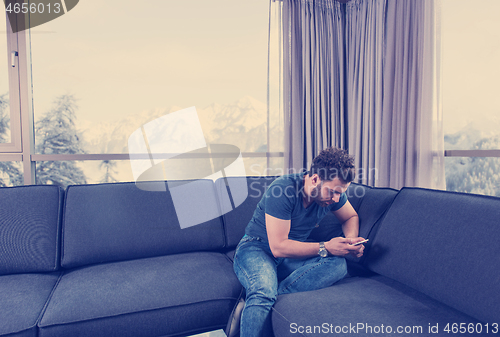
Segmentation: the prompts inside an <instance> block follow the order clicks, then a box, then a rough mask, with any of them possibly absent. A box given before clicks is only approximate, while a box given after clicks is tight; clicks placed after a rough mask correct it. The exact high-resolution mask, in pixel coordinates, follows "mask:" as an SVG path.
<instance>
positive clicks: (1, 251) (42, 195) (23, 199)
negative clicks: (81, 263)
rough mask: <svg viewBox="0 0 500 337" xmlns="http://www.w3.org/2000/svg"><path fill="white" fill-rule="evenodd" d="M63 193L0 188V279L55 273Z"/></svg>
mask: <svg viewBox="0 0 500 337" xmlns="http://www.w3.org/2000/svg"><path fill="white" fill-rule="evenodd" d="M63 193H64V192H63V190H62V189H61V188H59V187H57V186H20V187H5V188H0V247H1V248H0V275H6V274H14V273H31V272H51V271H55V270H57V269H58V267H59V265H58V259H59V246H58V240H59V238H58V236H59V232H60V226H59V222H60V214H61V203H62V198H63Z"/></svg>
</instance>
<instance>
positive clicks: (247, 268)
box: [234, 235, 347, 337]
mask: <svg viewBox="0 0 500 337" xmlns="http://www.w3.org/2000/svg"><path fill="white" fill-rule="evenodd" d="M234 271H235V273H236V276H237V277H238V279H239V280H240V282H241V284H242V285H243V287H244V288H245V289H246V300H245V308H244V309H243V312H242V314H241V324H240V337H251V336H262V337H269V336H272V326H271V315H270V312H271V308H272V306H273V305H274V302H275V301H276V297H277V296H278V295H282V294H288V293H294V292H299V291H308V290H316V289H322V288H326V287H329V286H331V285H333V284H334V283H335V282H337V281H339V280H341V279H342V278H344V276H345V275H346V274H347V267H346V263H345V259H344V258H343V257H338V256H329V257H325V258H322V257H320V256H317V257H311V258H305V259H292V258H276V257H274V256H273V254H272V253H271V250H270V248H269V244H268V243H267V242H263V240H262V239H261V238H258V237H252V236H248V235H245V236H244V237H243V238H242V239H241V241H240V243H239V244H238V247H237V248H236V253H235V255H234Z"/></svg>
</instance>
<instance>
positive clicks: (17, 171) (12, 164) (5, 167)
mask: <svg viewBox="0 0 500 337" xmlns="http://www.w3.org/2000/svg"><path fill="white" fill-rule="evenodd" d="M20 185H23V166H22V164H21V162H17V161H0V187H5V186H20Z"/></svg>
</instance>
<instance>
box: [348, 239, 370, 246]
mask: <svg viewBox="0 0 500 337" xmlns="http://www.w3.org/2000/svg"><path fill="white" fill-rule="evenodd" d="M368 240H369V239H366V240H363V241H359V242H356V243H353V244H352V245H353V246H359V245H360V244H363V243H365V242H368Z"/></svg>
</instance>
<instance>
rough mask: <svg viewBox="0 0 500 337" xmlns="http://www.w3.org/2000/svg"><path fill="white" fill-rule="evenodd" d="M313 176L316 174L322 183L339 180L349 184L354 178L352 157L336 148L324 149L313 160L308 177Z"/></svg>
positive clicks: (354, 170)
mask: <svg viewBox="0 0 500 337" xmlns="http://www.w3.org/2000/svg"><path fill="white" fill-rule="evenodd" d="M313 174H317V175H318V176H319V178H320V179H321V180H322V181H331V180H333V179H335V178H339V179H340V180H341V181H342V182H344V183H350V182H352V181H353V180H354V179H355V177H356V168H355V167H354V157H352V156H350V155H349V153H347V151H345V150H342V149H339V148H336V147H329V148H327V149H324V150H323V151H321V152H320V153H319V155H318V156H317V157H316V158H314V159H313V162H312V165H311V169H310V170H309V176H312V175H313Z"/></svg>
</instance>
